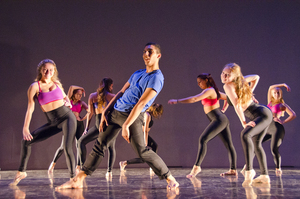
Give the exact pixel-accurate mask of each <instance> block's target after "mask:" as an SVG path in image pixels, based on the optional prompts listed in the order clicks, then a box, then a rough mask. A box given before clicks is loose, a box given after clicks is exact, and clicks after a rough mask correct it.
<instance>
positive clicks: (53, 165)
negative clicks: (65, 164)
mask: <svg viewBox="0 0 300 199" xmlns="http://www.w3.org/2000/svg"><path fill="white" fill-rule="evenodd" d="M55 164H56V163H55V162H51V164H50V166H49V168H48V173H53V170H54V167H55Z"/></svg>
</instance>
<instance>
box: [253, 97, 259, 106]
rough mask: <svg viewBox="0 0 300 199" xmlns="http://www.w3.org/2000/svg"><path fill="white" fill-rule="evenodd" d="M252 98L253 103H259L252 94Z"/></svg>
mask: <svg viewBox="0 0 300 199" xmlns="http://www.w3.org/2000/svg"><path fill="white" fill-rule="evenodd" d="M252 100H253V102H254V103H256V104H259V102H258V100H257V99H256V98H255V97H254V96H252Z"/></svg>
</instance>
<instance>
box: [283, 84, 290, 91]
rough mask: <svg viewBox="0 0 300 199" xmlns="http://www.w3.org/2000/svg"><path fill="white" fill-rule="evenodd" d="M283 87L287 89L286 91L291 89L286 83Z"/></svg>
mask: <svg viewBox="0 0 300 199" xmlns="http://www.w3.org/2000/svg"><path fill="white" fill-rule="evenodd" d="M284 87H285V88H286V90H287V91H288V92H290V91H291V88H290V87H289V86H288V85H287V84H284Z"/></svg>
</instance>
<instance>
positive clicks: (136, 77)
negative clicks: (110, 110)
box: [114, 69, 164, 112]
mask: <svg viewBox="0 0 300 199" xmlns="http://www.w3.org/2000/svg"><path fill="white" fill-rule="evenodd" d="M128 83H129V84H130V86H129V88H127V89H126V91H125V92H124V94H123V95H122V97H120V98H119V99H118V100H117V102H116V104H115V106H114V108H115V109H116V110H118V111H121V112H130V111H131V110H132V109H133V107H134V106H135V105H136V103H137V102H138V101H139V100H140V98H141V96H142V95H143V93H144V92H145V90H146V88H152V89H154V90H155V91H156V95H155V96H154V97H153V98H152V99H151V100H150V101H149V102H148V103H147V104H146V105H145V107H144V108H143V110H142V112H144V111H146V110H147V109H148V108H149V107H150V106H151V104H152V103H153V102H154V100H155V98H156V97H157V95H158V93H159V92H160V91H161V89H162V87H163V85H164V76H163V74H162V72H161V70H159V69H158V70H154V71H152V72H150V73H146V69H141V70H138V71H136V72H135V73H133V74H132V75H131V77H130V78H129V80H128Z"/></svg>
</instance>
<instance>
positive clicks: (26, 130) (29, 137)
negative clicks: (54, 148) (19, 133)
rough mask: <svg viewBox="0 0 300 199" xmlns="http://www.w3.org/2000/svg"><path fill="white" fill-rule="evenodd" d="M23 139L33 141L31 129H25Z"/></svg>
mask: <svg viewBox="0 0 300 199" xmlns="http://www.w3.org/2000/svg"><path fill="white" fill-rule="evenodd" d="M23 139H24V140H27V141H30V140H32V139H33V137H32V135H31V134H30V131H29V129H23Z"/></svg>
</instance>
